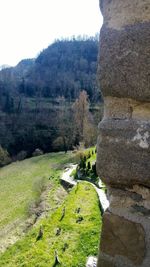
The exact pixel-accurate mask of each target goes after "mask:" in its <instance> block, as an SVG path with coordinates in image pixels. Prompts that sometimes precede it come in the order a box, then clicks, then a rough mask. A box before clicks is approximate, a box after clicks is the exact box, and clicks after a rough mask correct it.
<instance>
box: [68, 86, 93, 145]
mask: <svg viewBox="0 0 150 267" xmlns="http://www.w3.org/2000/svg"><path fill="white" fill-rule="evenodd" d="M73 111H74V124H75V132H74V135H75V140H77V139H78V141H83V142H84V144H85V145H86V146H90V145H93V144H94V143H95V142H96V127H95V125H94V120H93V116H92V114H91V113H90V111H89V100H88V95H87V93H86V91H82V92H81V93H80V95H79V98H78V99H77V100H76V101H75V103H74V104H73Z"/></svg>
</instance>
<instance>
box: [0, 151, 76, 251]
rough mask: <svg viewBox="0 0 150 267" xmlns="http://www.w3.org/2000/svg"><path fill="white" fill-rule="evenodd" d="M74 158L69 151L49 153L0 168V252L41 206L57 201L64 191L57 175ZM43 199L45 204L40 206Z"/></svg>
mask: <svg viewBox="0 0 150 267" xmlns="http://www.w3.org/2000/svg"><path fill="white" fill-rule="evenodd" d="M73 157H74V156H73V155H72V153H69V152H68V153H67V154H64V153H61V152H60V153H50V154H45V155H43V156H39V157H33V158H30V159H26V160H24V161H20V162H15V163H12V164H10V165H8V166H6V167H3V168H1V169H0V185H1V186H0V200H1V201H0V210H1V216H0V251H3V250H5V248H6V247H7V246H9V245H10V244H12V243H14V242H15V241H16V240H17V239H18V238H19V236H20V235H21V236H22V233H23V232H24V231H25V232H26V230H27V228H29V227H30V226H32V224H34V223H35V221H36V219H37V217H39V216H40V214H41V213H42V211H43V210H44V209H48V210H49V207H50V208H51V210H53V208H54V207H57V206H58V205H59V204H60V201H59V200H61V199H63V197H64V196H66V192H65V190H64V189H63V188H62V187H61V186H60V184H59V176H60V175H61V173H62V169H63V168H64V166H65V164H66V163H67V162H70V161H72V160H73ZM57 194H58V195H59V198H58V199H57ZM45 198H47V200H48V201H47V204H46V205H47V207H45V206H44V207H43V205H45V203H44V199H45ZM39 207H40V208H39Z"/></svg>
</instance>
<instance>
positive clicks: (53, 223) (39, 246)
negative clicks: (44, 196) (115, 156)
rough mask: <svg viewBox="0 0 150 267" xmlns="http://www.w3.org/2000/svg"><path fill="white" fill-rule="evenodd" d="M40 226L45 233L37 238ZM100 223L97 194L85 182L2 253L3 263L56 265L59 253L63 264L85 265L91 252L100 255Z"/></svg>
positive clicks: (68, 266) (67, 266)
mask: <svg viewBox="0 0 150 267" xmlns="http://www.w3.org/2000/svg"><path fill="white" fill-rule="evenodd" d="M40 225H41V226H42V235H41V236H40V238H37V237H38V236H39V233H40V232H39V229H40ZM100 226H101V216H100V210H99V204H98V197H97V194H96V192H95V190H94V188H93V186H92V185H90V184H88V183H87V182H83V183H82V184H78V185H77V186H76V187H74V188H73V189H72V190H71V192H70V193H69V195H68V196H67V198H66V199H65V201H64V202H63V203H62V205H61V206H60V207H59V208H58V209H57V210H55V211H54V212H53V213H52V214H50V215H48V216H47V218H44V219H41V220H40V222H39V223H37V224H36V225H35V227H33V229H32V230H30V231H29V232H28V234H27V235H26V236H25V237H24V238H22V240H20V241H18V242H16V244H15V245H13V246H12V247H10V248H9V249H7V251H6V252H5V253H4V254H2V255H1V258H0V266H5V267H23V266H24V267H29V266H30V267H54V266H56V264H55V256H54V255H56V254H57V255H58V258H59V261H60V266H64V267H83V266H85V263H86V259H87V257H88V256H89V255H97V250H98V240H99V231H100V230H99V229H100Z"/></svg>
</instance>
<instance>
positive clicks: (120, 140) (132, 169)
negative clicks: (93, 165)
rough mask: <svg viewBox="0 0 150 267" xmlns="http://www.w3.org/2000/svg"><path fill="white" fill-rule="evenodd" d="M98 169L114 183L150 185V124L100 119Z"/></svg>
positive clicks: (103, 177)
mask: <svg viewBox="0 0 150 267" xmlns="http://www.w3.org/2000/svg"><path fill="white" fill-rule="evenodd" d="M99 128H100V134H99V137H98V145H97V148H98V149H97V172H98V175H99V177H100V178H101V179H102V180H103V182H104V183H106V184H108V185H110V186H113V187H122V186H123V187H125V186H127V187H132V186H133V185H134V184H140V185H144V186H148V187H150V164H149V160H148V159H150V124H149V123H147V122H145V123H144V122H143V123H141V122H139V121H137V120H119V119H116V120H113V119H110V120H109V119H107V120H103V121H102V122H101V123H100V126H99Z"/></svg>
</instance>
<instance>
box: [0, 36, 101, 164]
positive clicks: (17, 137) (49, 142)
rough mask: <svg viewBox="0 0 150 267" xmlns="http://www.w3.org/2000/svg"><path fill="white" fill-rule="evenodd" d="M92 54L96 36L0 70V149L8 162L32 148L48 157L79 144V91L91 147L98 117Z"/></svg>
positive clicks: (28, 153)
mask: <svg viewBox="0 0 150 267" xmlns="http://www.w3.org/2000/svg"><path fill="white" fill-rule="evenodd" d="M97 54H98V40H97V38H96V37H95V38H92V37H91V38H89V39H82V38H78V39H72V40H62V41H59V40H58V41H56V42H55V43H54V44H52V45H50V46H49V47H48V48H47V49H45V50H43V51H42V52H41V53H40V54H39V56H38V57H37V58H36V59H25V60H22V61H21V62H20V63H19V64H18V65H17V66H16V67H13V68H6V69H3V70H1V71H0V129H1V131H0V145H1V146H2V147H3V148H4V149H7V151H8V152H9V154H10V156H11V157H13V158H14V159H15V160H16V159H20V158H21V159H23V157H22V155H24V157H30V156H32V153H33V152H34V150H35V149H37V148H40V149H41V150H42V151H44V152H52V151H58V150H59V151H60V150H64V146H65V147H66V148H65V149H67V150H68V149H69V150H70V149H73V147H74V146H76V145H78V144H79V142H81V141H83V140H82V138H79V135H78V133H77V132H75V131H76V130H75V128H76V126H75V120H74V114H73V105H74V103H75V101H76V99H77V98H79V95H80V93H81V92H82V91H83V90H84V91H85V92H87V98H88V99H87V100H88V102H89V110H90V113H91V114H90V116H89V117H90V123H91V124H92V127H91V129H94V131H95V134H93V133H92V135H93V136H94V137H93V141H92V142H91V143H90V145H93V144H94V142H95V140H96V128H97V125H98V122H99V120H100V118H101V109H100V108H99V106H100V103H99V101H101V96H100V92H99V89H98V87H97V83H96V68H97ZM64 132H66V133H67V134H66V133H65V136H64ZM87 132H88V131H87ZM89 139H90V138H89ZM64 140H67V141H64ZM63 143H65V145H64V144H63ZM20 152H21V156H20ZM18 154H19V155H18Z"/></svg>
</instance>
